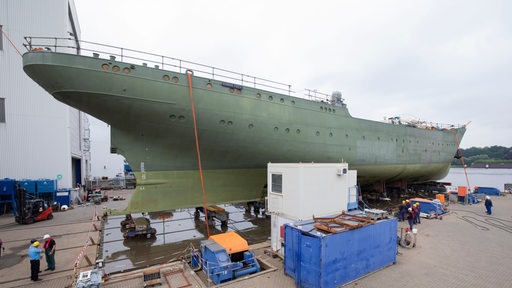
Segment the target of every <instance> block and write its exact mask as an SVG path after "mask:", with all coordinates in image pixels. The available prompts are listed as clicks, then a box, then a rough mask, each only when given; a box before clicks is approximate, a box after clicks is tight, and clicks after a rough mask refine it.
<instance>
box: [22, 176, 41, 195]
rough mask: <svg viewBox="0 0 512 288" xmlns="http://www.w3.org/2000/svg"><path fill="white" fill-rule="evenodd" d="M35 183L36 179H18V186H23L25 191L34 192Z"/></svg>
mask: <svg viewBox="0 0 512 288" xmlns="http://www.w3.org/2000/svg"><path fill="white" fill-rule="evenodd" d="M36 183H37V181H35V180H30V179H21V180H20V181H19V184H20V188H23V189H25V190H26V191H27V193H33V194H34V193H36V191H37V190H36Z"/></svg>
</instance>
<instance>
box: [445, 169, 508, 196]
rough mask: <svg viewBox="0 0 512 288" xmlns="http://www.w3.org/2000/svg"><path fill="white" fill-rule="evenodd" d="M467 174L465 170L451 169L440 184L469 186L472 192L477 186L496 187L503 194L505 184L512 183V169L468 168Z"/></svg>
mask: <svg viewBox="0 0 512 288" xmlns="http://www.w3.org/2000/svg"><path fill="white" fill-rule="evenodd" d="M466 173H467V180H466ZM466 173H464V168H451V169H450V172H449V173H448V175H447V176H446V177H445V178H444V179H442V180H440V182H450V183H452V186H469V187H470V188H471V190H473V189H474V187H475V186H479V187H494V188H498V189H499V190H500V191H502V192H503V191H505V184H507V183H512V169H485V168H467V169H466ZM468 181H469V185H468Z"/></svg>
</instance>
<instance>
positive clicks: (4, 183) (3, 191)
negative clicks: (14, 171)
mask: <svg viewBox="0 0 512 288" xmlns="http://www.w3.org/2000/svg"><path fill="white" fill-rule="evenodd" d="M14 191H16V180H14V179H9V178H4V179H2V180H0V195H14Z"/></svg>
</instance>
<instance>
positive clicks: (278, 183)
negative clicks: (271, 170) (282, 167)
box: [271, 174, 283, 193]
mask: <svg viewBox="0 0 512 288" xmlns="http://www.w3.org/2000/svg"><path fill="white" fill-rule="evenodd" d="M271 188H272V190H271V192H274V193H283V175H282V174H272V187H271Z"/></svg>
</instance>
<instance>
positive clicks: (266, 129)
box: [23, 52, 465, 212]
mask: <svg viewBox="0 0 512 288" xmlns="http://www.w3.org/2000/svg"><path fill="white" fill-rule="evenodd" d="M23 64H24V70H25V72H26V73H27V74H28V75H29V76H30V77H31V78H32V79H33V80H34V81H36V82H37V83H38V84H39V85H41V86H42V87H43V88H44V89H45V90H47V91H48V92H49V93H50V94H52V95H53V96H54V97H55V98H56V99H57V100H59V101H62V102H64V103H66V104H68V105H70V106H73V107H75V108H77V109H80V110H82V111H84V112H86V113H88V114H90V115H92V116H94V117H96V118H98V119H101V120H102V121H105V122H106V123H108V124H110V125H111V137H112V139H111V143H112V148H113V149H114V150H116V151H117V153H119V154H121V155H123V156H124V157H125V158H126V159H127V161H128V162H129V163H130V164H131V166H132V168H133V169H134V171H135V172H136V178H137V191H136V193H134V195H133V197H132V200H131V202H130V204H129V208H128V209H129V210H130V211H131V212H138V211H148V212H149V211H162V210H169V209H175V208H185V207H195V206H201V205H202V203H203V199H202V196H201V183H200V181H199V172H198V170H197V169H198V162H197V154H196V148H195V138H194V133H193V119H192V115H191V102H190V98H189V92H190V91H189V89H188V83H187V76H186V75H185V74H182V73H178V72H172V71H166V70H162V69H155V68H149V67H144V66H137V65H133V64H127V63H123V62H119V61H114V60H106V59H101V58H93V57H85V56H77V55H72V54H62V53H54V52H29V53H26V54H25V55H24V56H23ZM114 67H117V68H115V69H114ZM192 82H193V83H192V84H193V95H194V105H195V110H196V114H197V127H198V138H199V144H200V148H201V160H202V162H201V163H202V167H203V169H204V181H205V193H206V201H207V203H208V204H217V203H228V202H240V201H250V200H259V199H261V197H262V193H264V191H265V188H266V165H267V163H269V162H274V163H290V162H292V163H293V162H316V163H323V162H324V163H337V162H342V161H344V162H348V163H349V165H350V168H351V169H355V170H358V182H359V184H360V185H362V186H365V185H370V184H372V183H391V182H419V181H430V180H438V179H442V178H443V177H444V176H445V175H446V174H447V173H448V170H449V167H450V163H451V160H452V158H453V156H454V154H455V152H456V150H457V147H458V143H457V142H458V141H460V140H461V139H462V136H463V135H464V132H465V127H460V128H456V129H455V128H452V129H438V128H434V127H428V128H429V129H425V128H418V127H412V126H408V125H397V124H389V123H381V122H376V121H369V120H364V119H357V118H353V117H351V116H350V114H349V113H348V110H347V109H346V106H345V105H332V104H330V103H325V102H320V101H310V100H306V99H301V98H296V97H292V96H288V95H282V94H278V93H272V92H268V91H265V90H260V89H255V88H251V87H241V86H240V87H237V86H229V85H228V86H226V85H223V83H221V82H219V81H217V80H213V79H208V78H202V77H198V76H193V77H192ZM319 193H321V191H319Z"/></svg>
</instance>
